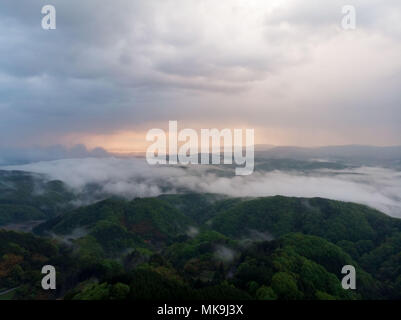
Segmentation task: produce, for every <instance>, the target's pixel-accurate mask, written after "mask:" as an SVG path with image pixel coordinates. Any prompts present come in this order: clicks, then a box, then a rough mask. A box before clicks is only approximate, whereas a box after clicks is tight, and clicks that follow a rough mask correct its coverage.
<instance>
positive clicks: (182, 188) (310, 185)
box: [2, 158, 401, 217]
mask: <svg viewBox="0 0 401 320" xmlns="http://www.w3.org/2000/svg"><path fill="white" fill-rule="evenodd" d="M2 169H7V170H11V169H13V170H24V171H30V172H35V173H42V174H46V175H48V176H49V178H51V179H58V180H62V181H64V182H65V183H67V184H68V185H69V186H70V187H72V188H74V189H75V190H76V191H77V192H81V191H82V190H84V189H85V187H86V186H88V185H93V184H95V185H98V186H99V188H100V193H101V194H103V196H105V194H106V195H118V196H124V197H127V198H134V197H152V196H157V195H160V194H163V193H178V192H188V191H191V192H208V193H216V194H225V195H229V196H232V197H262V196H273V195H284V196H293V197H322V198H328V199H334V200H341V201H349V202H355V203H362V204H366V205H368V206H371V207H373V208H376V209H378V210H381V211H383V212H385V213H387V214H389V215H392V216H397V217H401V196H400V195H401V173H400V172H399V171H393V170H391V169H384V168H378V167H360V168H355V169H347V170H315V171H311V172H309V173H308V174H305V173H302V172H297V171H292V172H283V171H272V172H255V173H254V174H253V175H251V176H247V177H241V176H232V177H230V176H227V175H224V174H223V175H221V174H216V171H212V170H211V169H212V167H209V166H201V165H200V166H191V167H155V166H149V165H148V164H147V163H146V161H145V160H144V159H139V158H131V159H118V158H85V159H66V160H56V161H46V162H38V163H32V164H27V165H20V166H8V167H3V168H2ZM217 172H218V171H217ZM222 173H224V171H223V172H222Z"/></svg>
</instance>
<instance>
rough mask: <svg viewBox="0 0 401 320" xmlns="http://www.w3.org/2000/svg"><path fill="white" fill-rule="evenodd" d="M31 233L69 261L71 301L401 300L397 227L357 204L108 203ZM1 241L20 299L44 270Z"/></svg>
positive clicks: (175, 199)
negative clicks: (349, 286)
mask: <svg viewBox="0 0 401 320" xmlns="http://www.w3.org/2000/svg"><path fill="white" fill-rule="evenodd" d="M34 231H35V232H36V234H37V235H39V236H41V237H42V239H41V238H35V239H37V240H35V241H40V242H49V243H50V242H51V244H52V245H53V246H55V247H56V248H57V250H58V251H57V252H59V253H60V254H62V255H65V256H66V257H67V258H66V259H58V260H56V261H54V263H55V266H56V268H57V267H59V269H60V270H63V277H62V279H63V282H62V283H61V284H60V286H61V289H60V293H59V294H60V295H61V296H63V297H65V298H66V299H148V298H152V299H157V298H160V299H163V298H167V299H214V298H216V299H218V298H220V299H221V298H228V299H384V298H392V299H395V298H401V220H398V219H394V218H391V217H388V216H386V215H385V214H383V213H380V212H378V211H377V210H374V209H371V208H368V207H366V206H362V205H358V204H353V203H344V202H339V201H331V200H326V199H320V198H314V199H305V198H287V197H281V196H277V197H267V198H257V199H233V198H224V197H221V196H216V195H211V194H186V195H164V196H160V197H157V198H145V199H142V198H141V199H140V198H138V199H134V200H132V201H125V200H121V199H108V200H105V201H101V202H98V203H95V204H93V205H90V206H87V207H82V208H78V209H76V210H72V211H70V212H68V213H66V214H63V215H59V216H57V217H55V218H52V219H50V220H48V221H47V222H45V223H44V224H42V225H40V226H38V227H37V228H36V229H35V230H34ZM1 236H2V237H3V238H4V239H3V241H2V242H3V243H8V244H7V245H3V246H0V257H2V258H1V259H2V260H0V272H3V273H2V274H3V278H2V282H3V283H0V287H2V284H3V287H10V286H11V285H14V284H16V283H18V281H16V279H17V278H16V277H20V278H21V279H25V280H24V281H25V282H26V283H25V285H24V286H21V288H19V289H17V290H16V292H15V297H23V296H24V291H23V290H27V288H28V287H31V286H34V283H31V282H30V281H29V280H27V278H26V277H24V275H25V274H26V273H27V272H33V270H32V268H36V265H35V264H34V263H33V262H32V261H31V260H29V259H28V260H27V259H26V258H24V257H25V256H26V255H23V254H21V252H26V251H28V252H31V254H32V255H33V256H35V254H36V253H35V250H36V249H35V248H28V247H27V242H26V241H25V242H24V241H23V239H24V237H28V235H23V234H20V235H18V236H16V235H15V234H14V233H12V232H2V233H1ZM19 237H20V238H19ZM29 237H31V236H29ZM43 237H47V238H48V239H47V240H46V239H43ZM7 238H9V240H7ZM32 241H34V240H32V239H31V240H30V242H32ZM10 242H11V244H10ZM38 248H39V247H38ZM38 254H41V255H44V254H43V253H39V252H38ZM16 256H17V257H19V258H16ZM28 256H29V255H28ZM44 256H46V255H44ZM10 257H11V258H12V259H11V258H10ZM10 259H11V260H10ZM48 259H49V261H51V259H52V258H51V257H48ZM64 260H65V261H68V264H64V263H63V261H64ZM10 261H11V262H10ZM344 265H354V266H355V267H356V270H357V290H349V291H347V290H344V289H342V287H341V283H340V282H341V278H342V277H343V275H342V274H341V268H342V266H344ZM17 266H19V268H18V267H17ZM15 268H17V269H18V272H15ZM35 270H36V269H35ZM17 275H18V276H17ZM5 280H7V281H8V282H7V285H6V283H4V281H5ZM13 281H14V282H13Z"/></svg>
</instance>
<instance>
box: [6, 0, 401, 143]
mask: <svg viewBox="0 0 401 320" xmlns="http://www.w3.org/2000/svg"><path fill="white" fill-rule="evenodd" d="M45 4H48V3H47V1H44V0H37V1H31V0H20V1H18V3H17V2H16V1H12V0H3V1H2V3H1V5H0V47H1V48H2V50H1V52H0V112H1V115H2V116H1V117H0V145H4V146H10V145H14V144H18V145H25V146H26V145H28V146H31V145H32V144H33V143H38V142H40V143H41V144H45V145H48V144H54V143H60V141H63V139H65V137H68V136H69V135H70V134H80V135H81V136H83V137H84V136H87V135H91V134H111V133H114V132H116V131H119V130H132V131H141V130H142V131H143V130H147V129H150V128H151V127H153V124H154V123H160V122H164V121H167V120H171V119H177V120H180V119H182V120H183V121H186V122H187V123H188V122H198V123H199V122H200V123H202V126H204V127H205V126H206V127H211V126H212V125H216V124H217V125H219V126H222V127H227V126H230V125H235V124H238V123H240V124H241V125H243V124H244V122H246V123H245V124H247V125H248V126H255V127H257V126H259V127H264V128H270V129H272V130H276V131H280V130H284V131H286V132H288V134H287V135H286V136H283V140H285V141H284V142H285V143H286V144H288V143H292V144H296V143H299V144H304V145H305V144H316V143H321V142H320V141H318V142H316V139H318V138H317V137H318V136H320V137H324V138H325V139H326V141H327V142H326V143H338V142H339V141H341V143H344V142H346V143H363V142H371V141H374V142H375V143H378V144H397V143H401V140H400V137H401V132H400V126H399V122H400V121H401V112H400V108H399V105H400V102H401V101H400V97H399V94H398V88H399V87H400V85H401V77H400V74H401V62H400V61H401V60H400V59H399V57H400V56H401V44H400V37H401V23H400V21H401V20H400V19H399V18H400V16H401V5H400V3H399V1H391V0H389V1H386V2H383V1H379V0H369V1H362V0H356V1H353V4H354V5H355V7H356V8H357V18H358V28H357V30H356V31H354V32H345V31H344V30H342V29H341V28H340V22H341V18H342V16H341V7H342V6H343V4H344V3H343V2H342V1H339V0H332V1H330V2H329V3H328V4H324V5H323V4H322V3H321V2H320V1H306V0H302V1H301V0H287V1H284V0H283V1H265V0H253V1H246V2H245V1H242V0H222V1H218V2H216V1H212V0H205V1H195V0H193V1H191V0H189V1H182V0H167V1H156V0H149V1H145V2H144V1H128V0H116V1H113V2H110V1H105V0H103V1H100V0H87V1H85V2H84V3H83V2H82V1H78V0H71V1H60V2H57V3H56V4H55V6H56V9H57V29H56V30H53V31H44V30H42V29H41V27H40V20H41V18H42V15H41V14H40V10H41V8H42V6H43V5H45ZM211 114H212V115H213V117H210V115H211ZM211 118H212V119H211ZM310 128H312V129H310ZM311 130H312V131H313V132H312V133H311V132H310V131H311ZM316 132H317V133H318V134H316ZM263 134H264V133H262V135H263ZM262 138H263V139H265V140H267V139H268V138H269V137H268V136H263V137H262ZM267 142H268V141H267Z"/></svg>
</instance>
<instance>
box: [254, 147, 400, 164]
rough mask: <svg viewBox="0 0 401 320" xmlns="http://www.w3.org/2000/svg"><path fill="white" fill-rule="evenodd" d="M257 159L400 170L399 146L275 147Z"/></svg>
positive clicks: (262, 153)
mask: <svg viewBox="0 0 401 320" xmlns="http://www.w3.org/2000/svg"><path fill="white" fill-rule="evenodd" d="M255 155H256V157H257V158H268V159H293V160H311V159H319V160H320V159H323V160H330V161H339V162H346V163H351V164H356V165H387V166H396V167H397V168H401V146H393V147H375V146H360V145H347V146H327V147H316V148H301V147H275V148H268V149H267V150H260V151H257V152H256V153H255Z"/></svg>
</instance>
